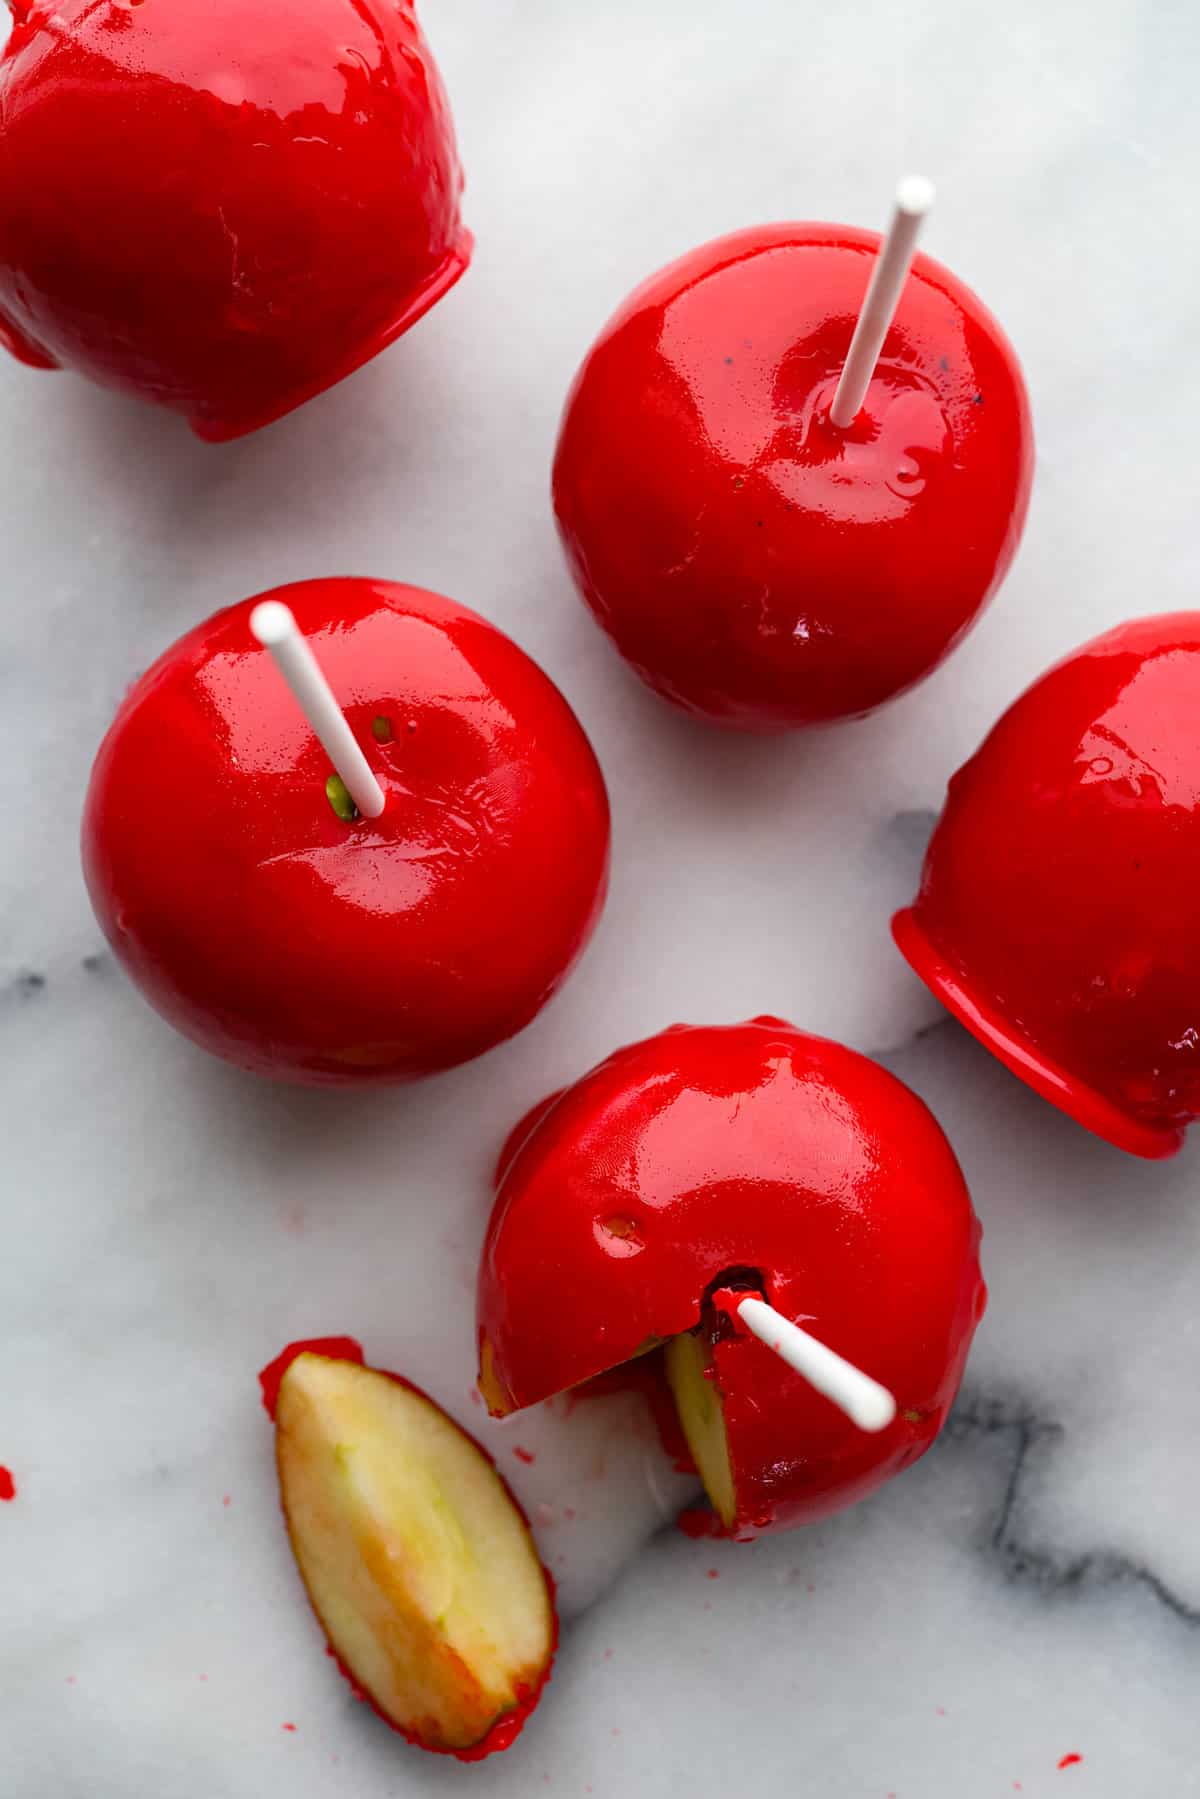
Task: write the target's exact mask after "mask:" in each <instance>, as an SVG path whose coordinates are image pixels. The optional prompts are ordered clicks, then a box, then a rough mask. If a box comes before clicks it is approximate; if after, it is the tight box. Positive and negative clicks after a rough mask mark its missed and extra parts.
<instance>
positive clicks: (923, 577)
mask: <svg viewBox="0 0 1200 1799" xmlns="http://www.w3.org/2000/svg"><path fill="white" fill-rule="evenodd" d="M931 200H932V188H931V187H930V184H929V183H928V182H925V181H922V180H919V179H917V178H915V177H910V178H909V179H908V180H906V181H904V182H902V183H901V184H900V188H899V190H898V195H897V203H896V209H895V214H894V217H893V220H892V225H891V229H890V231H889V232H888V234H887V236H886V238H884V239H882V240H881V239H880V237H879V236H878V234H877V233H875V232H870V231H860V230H857V229H855V228H853V227H850V226H843V225H823V224H783V225H766V226H758V227H755V228H752V229H749V230H745V231H737V232H734V233H733V234H732V235H730V236H728V237H723V238H719V239H717V240H716V241H715V242H713V243H710V244H705V245H704V246H702V247H701V248H700V249H697V250H694V251H692V252H691V253H690V254H688V255H686V256H683V257H681V258H680V260H679V261H677V262H674V263H672V264H671V265H670V266H669V267H667V268H665V269H663V270H661V271H660V272H659V273H658V274H656V275H653V276H651V277H650V279H649V280H648V281H646V282H644V283H643V284H642V285H641V286H640V287H639V288H637V289H636V290H635V292H634V293H633V294H632V295H631V296H630V297H629V299H628V300H626V302H625V303H624V305H623V306H621V307H620V308H619V309H618V311H617V312H616V314H615V315H614V316H613V318H612V319H611V320H610V321H609V323H608V325H607V326H606V327H605V328H604V330H603V331H602V332H601V334H600V336H599V338H598V339H597V341H596V343H595V344H594V345H593V347H592V349H591V350H590V351H589V353H588V355H587V357H586V359H585V360H584V363H583V366H582V367H581V369H580V371H579V373H578V375H577V376H576V379H575V383H574V386H573V387H572V389H571V393H570V395H569V397H568V400H567V404H566V410H565V414H564V417H563V422H562V428H561V432H560V435H559V441H558V449H557V453H556V457H555V464H554V505H555V511H556V514H557V518H558V525H559V530H560V533H561V536H562V540H563V543H564V546H565V549H566V553H567V558H568V561H569V563H570V565H571V568H572V571H573V573H574V575H575V579H576V582H577V584H578V586H579V588H580V591H581V592H582V594H583V596H584V599H585V600H586V602H587V604H588V605H589V606H590V607H591V609H592V611H593V613H594V614H595V616H596V618H597V620H598V621H599V623H600V624H601V625H602V626H603V628H604V629H605V630H606V631H607V632H608V634H609V636H610V637H611V638H612V639H613V641H614V643H615V644H616V646H617V648H618V650H619V651H620V652H621V654H622V655H623V656H624V657H625V658H626V659H627V660H628V661H629V662H630V663H631V665H632V666H633V668H634V669H635V670H636V671H637V673H638V674H640V675H641V676H642V678H643V679H644V680H645V681H647V682H648V683H649V684H650V686H651V687H653V688H654V689H655V691H656V692H658V693H659V694H661V695H662V696H663V698H665V699H667V700H670V701H672V702H673V703H674V704H675V705H677V706H681V707H682V708H683V709H684V710H685V711H687V712H689V713H691V714H692V715H693V716H695V717H698V718H702V719H706V720H709V721H711V722H713V723H716V724H722V725H730V726H735V727H739V728H741V729H744V730H753V731H772V730H782V729H786V728H789V727H793V726H800V725H809V724H819V723H822V722H824V721H828V720H831V719H837V718H846V717H853V716H857V715H859V714H862V713H865V712H869V711H870V710H872V708H874V707H876V706H878V705H880V704H881V703H882V702H883V701H885V700H887V699H889V698H891V697H892V696H893V695H895V694H898V693H901V692H903V691H904V689H906V688H908V687H911V686H912V685H913V684H914V683H915V682H917V681H919V680H920V679H921V678H922V677H923V676H925V675H927V674H928V673H929V672H930V670H931V669H933V668H934V667H936V665H937V664H938V663H939V662H940V661H941V660H942V658H943V657H944V656H945V655H947V654H948V653H949V651H950V650H951V649H952V648H953V647H954V645H955V644H956V643H957V642H958V640H959V639H960V638H961V637H962V635H963V634H964V632H966V631H967V630H968V629H969V628H970V626H971V624H972V623H973V622H974V620H975V619H976V618H977V617H978V615H979V613H980V611H981V610H982V608H983V607H984V605H985V604H986V603H987V601H988V600H989V599H990V597H991V595H992V594H993V593H994V592H995V591H996V588H997V587H998V586H999V584H1000V582H1001V581H1002V580H1003V578H1004V575H1005V572H1006V571H1007V569H1008V566H1009V563H1010V562H1011V560H1012V557H1013V554H1014V552H1015V550H1016V547H1017V543H1018V541H1019V539H1020V535H1021V531H1022V527H1023V525H1024V520H1025V513H1026V508H1027V505H1028V500H1029V488H1030V481H1031V478H1032V472H1033V435H1032V427H1031V424H1030V416H1029V405H1028V401H1027V399H1026V395H1025V385H1024V382H1023V379H1022V376H1021V371H1020V367H1019V366H1018V363H1017V360H1016V357H1015V355H1014V354H1013V351H1012V349H1011V347H1010V345H1009V343H1008V341H1007V339H1006V338H1005V336H1004V333H1003V332H1002V331H1001V329H1000V327H999V325H998V324H997V323H996V320H995V319H994V318H993V317H992V315H991V314H990V313H989V312H988V310H987V309H986V307H985V306H984V305H983V304H982V302H981V301H980V300H979V299H978V298H977V296H976V295H975V294H973V293H972V292H971V291H970V289H969V288H967V287H965V286H964V285H963V283H962V282H961V281H959V280H957V279H956V278H955V276H954V275H952V274H951V273H950V272H949V270H947V269H945V268H943V267H942V266H941V265H940V264H938V263H936V262H933V261H932V260H931V259H930V258H928V257H926V256H922V255H917V256H915V257H914V254H913V249H914V243H915V239H916V234H917V229H918V226H919V225H920V222H921V220H922V219H923V218H924V216H925V213H926V212H927V210H928V208H929V205H930V202H931Z"/></svg>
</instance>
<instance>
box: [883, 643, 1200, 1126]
mask: <svg viewBox="0 0 1200 1799" xmlns="http://www.w3.org/2000/svg"><path fill="white" fill-rule="evenodd" d="M1198 720H1200V612H1178V613H1172V614H1168V615H1166V616H1163V617H1158V618H1144V619H1136V620H1134V621H1133V622H1132V623H1131V624H1126V625H1120V626H1118V627H1117V629H1116V630H1114V631H1109V632H1108V633H1107V634H1106V635H1105V636H1103V637H1098V638H1096V639H1095V641H1094V642H1092V643H1089V644H1086V645H1085V646H1084V647H1083V648H1082V649H1081V650H1079V651H1078V652H1076V654H1074V655H1072V656H1069V657H1067V659H1066V660H1065V661H1063V662H1060V663H1059V664H1058V665H1057V667H1055V668H1052V669H1051V670H1050V672H1049V673H1048V674H1046V675H1044V676H1043V677H1042V679H1041V680H1040V681H1038V682H1036V683H1035V684H1034V686H1033V687H1031V688H1030V689H1029V691H1028V692H1027V693H1025V694H1023V695H1022V697H1021V698H1020V699H1019V700H1017V702H1016V703H1015V705H1013V706H1012V707H1010V709H1009V710H1008V712H1006V713H1005V715H1004V717H1003V718H1002V719H1001V720H1000V722H999V724H997V725H996V727H995V729H994V730H993V731H992V732H991V734H990V735H989V736H988V737H987V739H986V740H985V742H984V743H983V746H982V747H981V749H980V750H979V751H978V752H977V754H976V755H975V756H973V757H972V759H971V760H970V761H969V762H968V763H967V764H966V765H965V767H963V768H961V769H959V771H958V773H957V774H956V775H955V776H954V778H953V780H952V781H951V782H950V789H949V793H948V796H947V799H946V808H945V811H944V812H943V814H942V817H941V821H940V823H939V824H938V827H937V829H936V831H935V832H934V835H933V839H932V841H931V843H930V845H929V852H928V855H927V856H926V860H925V869H924V873H923V875H922V879H921V889H920V892H919V893H918V895H917V898H916V902H915V904H914V905H913V907H912V908H911V910H910V911H907V912H903V913H901V914H900V915H899V916H898V917H897V919H896V920H895V922H894V925H893V930H894V931H895V934H896V939H897V942H898V943H899V945H900V948H901V949H902V950H903V952H904V954H905V955H906V956H907V958H908V960H909V961H910V962H911V963H912V965H913V967H914V968H915V969H916V971H917V973H918V974H919V975H921V977H922V979H923V980H925V981H926V982H927V983H928V985H929V986H930V987H931V988H932V989H933V991H934V992H935V993H937V994H938V995H939V996H940V998H941V999H942V1000H943V1001H944V1002H945V1004H946V1005H947V1006H948V1007H949V1008H950V1010H951V1011H952V1012H954V1013H956V1015H957V1016H958V1017H959V1018H961V1019H962V1021H963V1023H964V1024H966V1025H967V1027H968V1028H969V1029H970V1030H972V1031H973V1032H974V1033H975V1035H976V1036H977V1037H979V1038H980V1040H981V1041H982V1042H984V1043H986V1044H987V1045H988V1047H989V1048H990V1049H992V1050H994V1051H995V1053H996V1054H997V1055H998V1056H999V1057H1000V1059H1001V1060H1002V1061H1003V1062H1005V1063H1006V1064H1007V1065H1008V1066H1009V1067H1010V1068H1011V1069H1013V1071H1014V1072H1015V1073H1017V1074H1019V1075H1020V1076H1021V1077H1022V1079H1023V1080H1026V1081H1028V1082H1029V1084H1030V1086H1032V1087H1034V1088H1035V1089H1036V1090H1037V1091H1038V1092H1040V1093H1042V1094H1043V1095H1044V1096H1045V1098H1047V1099H1049V1100H1051V1101H1052V1102H1053V1103H1054V1104H1055V1105H1057V1106H1059V1107H1061V1108H1062V1110H1063V1111H1064V1112H1068V1113H1070V1114H1071V1116H1072V1117H1074V1118H1077V1119H1078V1120H1079V1122H1080V1123H1081V1124H1084V1125H1086V1126H1087V1127H1088V1129H1089V1130H1092V1131H1095V1132H1096V1133H1097V1134H1098V1135H1099V1136H1101V1137H1106V1138H1108V1140H1109V1141H1110V1142H1112V1143H1116V1144H1118V1145H1119V1146H1120V1147H1121V1148H1122V1149H1127V1150H1130V1151H1132V1153H1133V1154H1135V1155H1141V1156H1169V1155H1171V1154H1173V1153H1174V1151H1175V1150H1177V1149H1178V1148H1179V1146H1180V1144H1181V1143H1182V1141H1183V1132H1184V1129H1185V1127H1186V1126H1187V1125H1188V1124H1189V1123H1190V1122H1191V1120H1192V1119H1193V1118H1195V1117H1196V1116H1197V1115H1198V1114H1200V934H1198V932H1197V922H1196V921H1197V912H1196V895H1197V893H1200V728H1198V725H1197V721H1198Z"/></svg>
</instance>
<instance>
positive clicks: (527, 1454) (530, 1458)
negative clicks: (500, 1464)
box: [513, 1443, 537, 1464]
mask: <svg viewBox="0 0 1200 1799" xmlns="http://www.w3.org/2000/svg"><path fill="white" fill-rule="evenodd" d="M513 1454H514V1455H515V1456H516V1458H517V1460H518V1461H519V1462H525V1463H527V1464H528V1463H531V1462H536V1461H537V1457H536V1456H535V1455H534V1453H533V1451H532V1449H522V1448H521V1445H520V1444H519V1443H518V1444H516V1445H515V1447H514V1448H513Z"/></svg>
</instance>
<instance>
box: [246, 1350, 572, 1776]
mask: <svg viewBox="0 0 1200 1799" xmlns="http://www.w3.org/2000/svg"><path fill="white" fill-rule="evenodd" d="M260 1380H261V1382H262V1387H263V1397H264V1400H265V1402H266V1405H267V1409H268V1411H269V1412H270V1414H271V1417H272V1418H273V1419H274V1420H275V1454H276V1464H277V1467H278V1471H279V1488H280V1496H281V1498H282V1502H283V1513H284V1517H285V1519H286V1520H287V1528H288V1535H289V1537H290V1539H291V1544H292V1550H293V1553H294V1554H295V1557H296V1562H297V1565H298V1567H299V1570H300V1574H301V1577H302V1579H303V1581H304V1585H305V1588H306V1589H307V1592H308V1596H309V1599H310V1600H311V1602H312V1607H313V1610H314V1611H315V1613H316V1615H317V1618H318V1620H319V1622H320V1624H321V1627H322V1629H323V1630H324V1632H325V1634H326V1637H327V1638H328V1641H329V1646H330V1648H331V1650H332V1651H333V1654H334V1656H335V1657H336V1659H337V1662H338V1665H339V1666H340V1667H341V1669H342V1671H343V1673H344V1674H345V1675H346V1676H347V1678H348V1679H349V1680H350V1681H351V1682H352V1683H353V1685H354V1687H355V1688H356V1690H357V1691H358V1692H359V1693H360V1695H361V1696H362V1697H364V1698H366V1699H367V1700H369V1701H370V1703H371V1705H372V1706H373V1707H374V1708H375V1710H376V1711H377V1712H378V1713H379V1714H380V1716H381V1717H382V1718H384V1719H385V1720H386V1722H387V1723H389V1724H390V1725H391V1726H392V1727H393V1729H395V1730H398V1731H400V1732H401V1733H402V1734H403V1735H404V1736H406V1737H407V1738H408V1739H409V1741H410V1742H413V1743H416V1744H418V1745H419V1746H420V1747H421V1748H423V1749H432V1750H436V1751H439V1752H441V1753H444V1754H451V1755H458V1756H460V1757H461V1758H462V1759H464V1760H469V1761H478V1760H480V1759H482V1757H483V1756H485V1755H490V1754H492V1753H494V1752H495V1751H496V1750H500V1749H507V1748H508V1746H509V1745H510V1744H511V1743H512V1741H513V1740H514V1738H515V1737H516V1736H517V1734H518V1732H519V1731H520V1730H521V1728H522V1727H523V1725H524V1723H525V1721H526V1719H527V1718H528V1716H529V1714H530V1712H531V1711H532V1710H533V1708H534V1706H535V1705H536V1704H537V1702H538V1700H539V1699H540V1697H541V1694H542V1690H543V1688H544V1687H545V1684H546V1682H547V1680H548V1679H549V1677H550V1669H551V1665H552V1663H553V1659H554V1651H555V1645H556V1642H557V1636H558V1623H557V1618H556V1615H555V1609H554V1589H553V1584H552V1582H551V1580H550V1576H549V1575H548V1574H547V1572H546V1570H545V1569H544V1568H543V1566H542V1564H541V1562H540V1560H539V1559H538V1554H537V1550H536V1548H535V1546H534V1542H533V1538H532V1536H531V1534H530V1530H529V1526H528V1523H527V1522H526V1519H525V1516H524V1514H523V1513H522V1511H521V1509H520V1507H519V1506H518V1505H517V1502H516V1500H515V1499H514V1498H513V1495H512V1493H511V1492H510V1491H509V1488H508V1486H507V1484H506V1482H505V1481H504V1480H503V1479H502V1477H501V1475H500V1474H499V1473H498V1471H497V1470H496V1468H495V1466H494V1465H493V1463H492V1461H491V1459H490V1458H489V1457H488V1456H487V1455H486V1454H485V1453H484V1451H483V1450H482V1449H481V1448H480V1447H479V1445H478V1444H477V1443H476V1442H475V1441H474V1439H473V1438H471V1437H469V1436H468V1435H467V1433H466V1432H465V1431H464V1430H462V1429H461V1428H460V1426H459V1425H457V1424H456V1423H455V1422H454V1420H453V1419H452V1418H450V1417H449V1416H448V1415H447V1414H446V1413H445V1412H444V1411H442V1409H441V1407H440V1406H438V1405H436V1404H435V1403H434V1401H433V1400H432V1399H430V1398H429V1397H428V1395H427V1394H425V1393H422V1392H421V1391H420V1390H419V1389H418V1388H416V1387H414V1386H412V1385H411V1384H410V1383H409V1382H408V1381H405V1380H404V1379H403V1378H402V1377H401V1376H399V1375H395V1374H386V1373H382V1372H380V1371H379V1370H377V1369H373V1368H366V1367H364V1366H363V1365H362V1351H361V1349H360V1348H359V1346H358V1344H357V1343H355V1342H354V1341H353V1340H352V1339H349V1338H337V1339H318V1340H315V1341H313V1342H311V1343H293V1344H291V1345H289V1347H288V1348H287V1349H285V1350H284V1352H283V1354H282V1355H281V1356H279V1357H277V1358H276V1360H275V1361H274V1362H272V1363H271V1364H270V1366H269V1367H268V1368H265V1369H264V1370H263V1372H262V1375H261V1376H260Z"/></svg>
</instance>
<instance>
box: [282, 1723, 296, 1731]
mask: <svg viewBox="0 0 1200 1799" xmlns="http://www.w3.org/2000/svg"><path fill="white" fill-rule="evenodd" d="M280 1728H281V1729H283V1730H291V1731H294V1730H295V1728H296V1726H295V1725H294V1724H284V1725H282V1726H281V1727H280Z"/></svg>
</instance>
